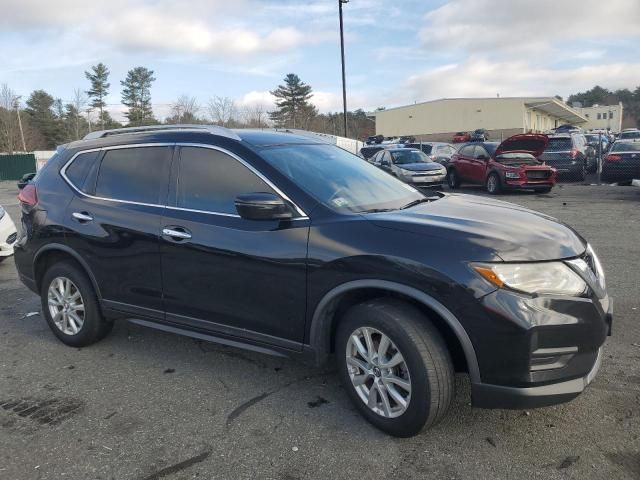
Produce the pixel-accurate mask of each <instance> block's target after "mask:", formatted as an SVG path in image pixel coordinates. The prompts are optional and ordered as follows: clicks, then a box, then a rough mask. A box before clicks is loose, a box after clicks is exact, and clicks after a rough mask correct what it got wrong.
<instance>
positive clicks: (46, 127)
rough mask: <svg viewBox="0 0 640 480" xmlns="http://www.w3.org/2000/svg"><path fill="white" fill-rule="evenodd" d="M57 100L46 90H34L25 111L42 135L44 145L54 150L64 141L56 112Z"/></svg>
mask: <svg viewBox="0 0 640 480" xmlns="http://www.w3.org/2000/svg"><path fill="white" fill-rule="evenodd" d="M56 103H57V102H56V100H54V98H53V97H52V96H51V95H49V94H48V93H47V92H45V91H44V90H34V91H33V92H31V95H30V96H29V99H28V100H27V108H25V112H26V113H27V115H28V116H29V120H30V123H31V125H32V126H33V127H35V128H36V130H37V131H38V132H39V133H40V134H41V135H42V138H43V139H44V145H43V147H44V148H46V149H49V150H54V149H55V148H56V147H57V146H58V145H59V144H60V143H62V141H63V135H64V132H63V131H62V129H61V128H60V122H59V119H58V118H57V117H56V114H55V113H54V110H53V109H54V106H55V105H56Z"/></svg>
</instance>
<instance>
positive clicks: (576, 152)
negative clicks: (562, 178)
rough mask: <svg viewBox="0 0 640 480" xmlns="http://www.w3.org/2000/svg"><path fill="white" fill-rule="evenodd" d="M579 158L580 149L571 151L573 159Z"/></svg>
mask: <svg viewBox="0 0 640 480" xmlns="http://www.w3.org/2000/svg"><path fill="white" fill-rule="evenodd" d="M577 156H578V149H577V148H572V149H571V158H576V157H577Z"/></svg>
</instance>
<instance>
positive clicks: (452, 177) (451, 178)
mask: <svg viewBox="0 0 640 480" xmlns="http://www.w3.org/2000/svg"><path fill="white" fill-rule="evenodd" d="M455 184H456V174H455V173H453V172H451V173H449V185H450V186H451V187H453V186H455Z"/></svg>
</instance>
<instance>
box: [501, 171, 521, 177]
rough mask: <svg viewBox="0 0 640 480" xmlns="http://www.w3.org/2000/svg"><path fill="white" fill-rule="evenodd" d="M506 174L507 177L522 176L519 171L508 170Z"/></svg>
mask: <svg viewBox="0 0 640 480" xmlns="http://www.w3.org/2000/svg"><path fill="white" fill-rule="evenodd" d="M504 176H505V177H507V178H520V174H519V173H517V172H506V173H505V174H504Z"/></svg>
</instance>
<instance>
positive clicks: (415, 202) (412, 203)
mask: <svg viewBox="0 0 640 480" xmlns="http://www.w3.org/2000/svg"><path fill="white" fill-rule="evenodd" d="M439 198H440V197H424V198H418V199H417V200H414V201H413V202H409V203H407V204H406V205H405V206H404V207H402V208H401V209H400V210H406V209H407V208H411V207H415V206H416V205H420V204H421V203H426V202H433V201H434V200H438V199H439Z"/></svg>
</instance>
